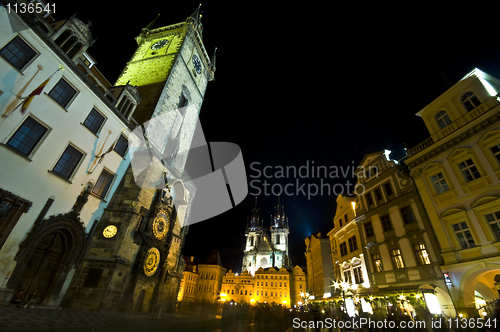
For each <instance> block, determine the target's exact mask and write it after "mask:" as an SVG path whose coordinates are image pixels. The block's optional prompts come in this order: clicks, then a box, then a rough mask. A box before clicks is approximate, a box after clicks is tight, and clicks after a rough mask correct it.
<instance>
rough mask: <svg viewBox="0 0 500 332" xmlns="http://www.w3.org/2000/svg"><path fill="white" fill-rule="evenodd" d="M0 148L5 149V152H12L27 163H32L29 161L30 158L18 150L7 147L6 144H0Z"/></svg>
mask: <svg viewBox="0 0 500 332" xmlns="http://www.w3.org/2000/svg"><path fill="white" fill-rule="evenodd" d="M0 146H3V147H4V148H6V149H7V150H10V151H12V152H14V153H15V154H17V155H18V156H19V157H21V158H23V159H25V160H27V161H29V162H32V161H33V160H31V158H30V157H29V156H27V155H25V154H23V153H21V152H19V150H17V149H15V148H13V147H12V146H10V145H8V144H4V143H0Z"/></svg>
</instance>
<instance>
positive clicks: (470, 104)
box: [461, 91, 481, 111]
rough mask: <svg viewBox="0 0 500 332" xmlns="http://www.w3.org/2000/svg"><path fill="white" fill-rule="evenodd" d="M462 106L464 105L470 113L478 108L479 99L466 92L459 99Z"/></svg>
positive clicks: (472, 93)
mask: <svg viewBox="0 0 500 332" xmlns="http://www.w3.org/2000/svg"><path fill="white" fill-rule="evenodd" d="M461 101H462V104H464V106H465V108H466V109H467V111H472V110H473V109H474V108H476V107H478V106H479V104H481V103H480V102H479V99H477V97H476V95H475V94H474V92H471V91H469V92H466V93H464V94H463V95H462V98H461Z"/></svg>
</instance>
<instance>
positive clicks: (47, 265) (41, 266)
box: [20, 232, 67, 301]
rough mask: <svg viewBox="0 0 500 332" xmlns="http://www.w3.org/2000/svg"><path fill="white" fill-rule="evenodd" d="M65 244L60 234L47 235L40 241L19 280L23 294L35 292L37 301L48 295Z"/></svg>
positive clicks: (58, 268)
mask: <svg viewBox="0 0 500 332" xmlns="http://www.w3.org/2000/svg"><path fill="white" fill-rule="evenodd" d="M65 242H66V243H67V239H65V238H64V235H63V233H61V232H55V233H51V234H48V235H47V236H45V237H44V238H43V239H41V240H40V242H39V243H38V245H37V246H36V247H35V249H34V251H33V254H32V255H31V258H30V259H29V261H28V264H26V268H25V269H24V273H23V274H22V276H21V278H20V283H21V285H22V287H23V288H24V291H25V294H32V293H34V292H36V293H37V294H38V297H37V298H38V301H43V299H44V298H45V297H46V295H47V294H50V290H51V289H52V288H53V287H54V283H55V281H56V280H57V278H56V276H57V272H58V271H60V269H61V264H62V260H63V257H64V253H65V251H66V249H67V248H66V245H65Z"/></svg>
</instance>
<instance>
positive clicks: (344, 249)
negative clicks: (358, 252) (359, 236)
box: [339, 242, 347, 256]
mask: <svg viewBox="0 0 500 332" xmlns="http://www.w3.org/2000/svg"><path fill="white" fill-rule="evenodd" d="M339 247H340V256H345V255H347V245H346V243H345V242H342V243H341V244H340V245H339Z"/></svg>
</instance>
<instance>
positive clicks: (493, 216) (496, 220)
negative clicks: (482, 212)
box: [486, 211, 500, 241]
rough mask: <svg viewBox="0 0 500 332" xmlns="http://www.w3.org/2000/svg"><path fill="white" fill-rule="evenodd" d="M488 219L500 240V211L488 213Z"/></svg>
mask: <svg viewBox="0 0 500 332" xmlns="http://www.w3.org/2000/svg"><path fill="white" fill-rule="evenodd" d="M486 220H487V221H488V223H489V224H490V227H491V230H492V231H493V233H494V234H495V238H496V240H497V241H500V211H497V212H493V213H490V214H487V215H486Z"/></svg>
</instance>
